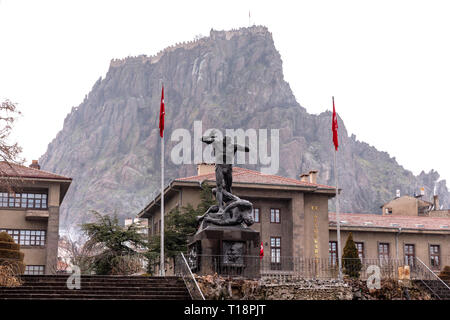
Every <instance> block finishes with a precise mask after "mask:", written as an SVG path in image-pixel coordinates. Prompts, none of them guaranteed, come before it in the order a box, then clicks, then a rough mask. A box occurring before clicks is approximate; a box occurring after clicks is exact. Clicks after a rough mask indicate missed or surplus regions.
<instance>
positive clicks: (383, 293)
mask: <svg viewBox="0 0 450 320" xmlns="http://www.w3.org/2000/svg"><path fill="white" fill-rule="evenodd" d="M197 281H198V283H199V286H200V289H201V290H202V292H203V294H204V295H205V298H206V299H207V300H404V299H406V291H405V289H406V287H405V286H403V285H400V284H399V283H398V282H397V281H395V280H382V282H381V289H379V290H369V289H368V288H367V285H366V282H365V281H361V280H348V279H346V280H344V281H338V280H307V279H300V280H295V281H289V282H285V281H283V282H281V281H278V280H277V279H269V280H243V279H226V278H222V277H220V276H217V275H208V276H197ZM407 290H408V294H409V296H410V298H411V300H430V299H431V296H430V294H429V293H428V292H425V291H423V290H422V289H420V288H418V287H416V286H415V285H414V284H412V283H411V284H409V285H408V288H407Z"/></svg>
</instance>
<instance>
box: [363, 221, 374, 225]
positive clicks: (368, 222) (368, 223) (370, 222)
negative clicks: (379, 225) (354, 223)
mask: <svg viewBox="0 0 450 320" xmlns="http://www.w3.org/2000/svg"><path fill="white" fill-rule="evenodd" d="M364 225H366V226H371V225H373V222H372V221H365V222H364Z"/></svg>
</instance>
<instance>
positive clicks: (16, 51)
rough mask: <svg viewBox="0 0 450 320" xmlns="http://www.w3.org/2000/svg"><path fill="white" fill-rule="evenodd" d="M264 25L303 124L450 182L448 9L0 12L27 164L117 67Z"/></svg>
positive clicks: (12, 2) (405, 5)
mask: <svg viewBox="0 0 450 320" xmlns="http://www.w3.org/2000/svg"><path fill="white" fill-rule="evenodd" d="M249 11H250V12H251V21H250V22H251V24H258V25H265V26H267V27H268V28H269V30H270V31H271V32H272V34H273V38H274V41H275V45H276V47H277V49H278V50H279V52H280V54H281V57H282V60H283V68H284V75H285V79H286V80H287V81H288V82H289V84H290V85H291V88H292V90H293V91H294V94H295V96H296V98H297V100H298V102H299V103H300V104H301V105H302V106H304V107H305V108H306V109H307V110H308V111H309V112H310V113H315V114H317V113H320V112H323V111H325V110H327V109H331V96H332V95H334V96H335V101H336V109H337V112H338V113H339V115H340V116H341V117H342V118H343V120H344V122H345V125H346V127H347V129H348V131H349V134H351V133H354V134H355V135H356V137H357V139H358V140H362V141H365V142H367V143H369V144H370V145H373V146H375V147H376V148H377V149H379V150H382V151H387V152H389V154H390V155H391V156H395V157H396V159H397V161H398V162H399V163H400V164H401V165H403V166H404V167H405V168H407V169H409V170H412V171H413V172H414V173H415V174H418V173H420V171H421V170H425V171H429V170H430V169H435V170H437V171H439V172H440V174H441V178H446V179H447V181H448V180H449V179H450V165H449V156H450V151H449V150H450V148H449V147H448V139H449V138H450V134H449V133H450V128H449V125H448V124H449V122H450V111H449V110H450V95H449V94H448V93H449V91H450V90H449V89H450V35H449V32H450V18H449V16H450V1H433V0H431V1H430V0H427V1H412V0H408V1H395V0H390V1H380V0H378V1H361V0H358V1H317V0H316V1H295V2H294V1H292V2H291V1H273V0H272V1H261V0H259V1H243V0H240V1H232V0H227V1H220V2H219V1H211V0H208V1H192V0H191V1H167V0H164V1H130V0H126V1H112V0H109V1H94V0H91V1H83V0H76V1H61V0H59V1H37V0H33V1H22V0H0V48H1V49H0V99H5V98H8V99H10V100H12V101H14V102H17V103H18V105H19V108H20V110H21V111H22V113H23V116H22V117H21V119H20V122H19V123H18V125H17V126H16V128H15V131H14V132H15V133H14V138H15V139H16V140H17V141H18V142H19V143H20V144H21V145H22V147H23V149H24V153H23V156H24V157H25V158H26V159H27V161H28V162H30V161H31V160H32V159H37V158H39V157H40V156H41V155H42V154H43V153H44V152H45V151H46V149H47V145H48V143H49V142H50V141H51V140H52V139H53V138H54V137H55V136H56V134H57V133H58V131H59V130H61V129H62V126H63V121H64V118H65V116H66V115H67V113H68V112H70V109H71V108H72V107H73V106H77V105H79V104H80V103H81V102H82V100H83V98H84V96H85V95H86V94H87V93H88V92H89V91H90V89H91V88H92V85H93V84H94V82H95V81H96V80H97V79H98V78H99V77H100V76H104V75H105V74H106V72H107V70H108V66H109V63H110V60H111V59H112V58H123V57H126V56H129V55H133V56H135V55H140V54H147V55H152V54H155V53H156V52H158V51H159V50H161V49H163V48H165V47H166V46H169V45H171V44H174V43H176V42H181V41H187V40H192V39H193V38H194V37H195V36H196V35H198V34H202V35H208V34H209V31H210V29H211V28H213V29H216V30H226V29H231V28H239V27H242V26H248V25H249Z"/></svg>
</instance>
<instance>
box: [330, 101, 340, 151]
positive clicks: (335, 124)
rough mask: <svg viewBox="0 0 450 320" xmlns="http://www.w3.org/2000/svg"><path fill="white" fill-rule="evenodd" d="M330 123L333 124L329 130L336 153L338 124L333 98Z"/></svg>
mask: <svg viewBox="0 0 450 320" xmlns="http://www.w3.org/2000/svg"><path fill="white" fill-rule="evenodd" d="M332 122H333V124H332V127H331V130H332V131H333V143H334V147H335V148H336V151H337V149H338V146H339V142H338V122H337V115H336V110H335V109H334V97H333V120H332Z"/></svg>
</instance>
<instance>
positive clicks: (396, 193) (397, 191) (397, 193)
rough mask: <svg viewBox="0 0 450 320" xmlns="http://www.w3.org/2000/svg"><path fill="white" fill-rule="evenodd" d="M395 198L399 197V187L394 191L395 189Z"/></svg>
mask: <svg viewBox="0 0 450 320" xmlns="http://www.w3.org/2000/svg"><path fill="white" fill-rule="evenodd" d="M395 198H396V199H397V198H400V189H397V190H396V191H395Z"/></svg>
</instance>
